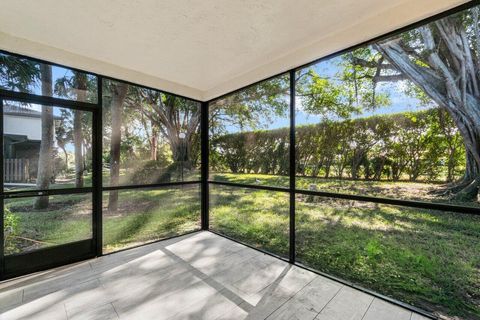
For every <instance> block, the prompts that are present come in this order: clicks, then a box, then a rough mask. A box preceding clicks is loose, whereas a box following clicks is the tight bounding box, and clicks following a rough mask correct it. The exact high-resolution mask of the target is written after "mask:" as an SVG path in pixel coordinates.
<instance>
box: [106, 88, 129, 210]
mask: <svg viewBox="0 0 480 320" xmlns="http://www.w3.org/2000/svg"><path fill="white" fill-rule="evenodd" d="M110 91H111V93H112V99H111V103H110V107H111V114H112V125H111V130H112V132H111V138H110V185H111V186H116V185H118V181H119V178H120V144H121V140H122V113H123V107H124V101H125V97H126V95H127V91H128V85H127V84H125V83H123V82H113V81H112V82H111V88H110ZM117 209H118V191H117V190H112V191H110V194H109V196H108V210H109V211H110V212H115V211H117Z"/></svg>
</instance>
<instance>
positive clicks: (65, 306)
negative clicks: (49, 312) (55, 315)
mask: <svg viewBox="0 0 480 320" xmlns="http://www.w3.org/2000/svg"><path fill="white" fill-rule="evenodd" d="M63 310H64V311H65V317H66V319H67V320H68V319H69V317H68V312H67V305H66V303H65V302H64V303H63Z"/></svg>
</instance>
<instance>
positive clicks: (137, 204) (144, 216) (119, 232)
mask: <svg viewBox="0 0 480 320" xmlns="http://www.w3.org/2000/svg"><path fill="white" fill-rule="evenodd" d="M118 198H119V199H118V210H117V212H109V211H108V209H107V202H108V192H105V193H104V211H103V212H104V214H103V246H104V247H103V248H104V249H103V251H104V252H111V251H115V250H118V249H123V248H126V247H131V246H135V245H140V244H142V243H146V242H150V241H154V240H158V239H162V238H167V237H171V236H174V235H178V234H183V233H186V232H189V231H194V230H198V229H200V189H199V187H198V186H191V185H188V186H183V187H177V188H164V189H134V190H125V191H123V190H122V191H119V195H118Z"/></svg>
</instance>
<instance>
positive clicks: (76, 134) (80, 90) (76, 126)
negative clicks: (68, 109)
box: [73, 72, 87, 188]
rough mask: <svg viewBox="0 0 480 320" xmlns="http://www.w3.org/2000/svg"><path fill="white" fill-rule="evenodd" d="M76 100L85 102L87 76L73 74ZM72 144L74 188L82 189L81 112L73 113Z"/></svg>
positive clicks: (77, 73)
mask: <svg viewBox="0 0 480 320" xmlns="http://www.w3.org/2000/svg"><path fill="white" fill-rule="evenodd" d="M75 82H76V93H77V100H79V101H86V100H87V75H86V74H84V73H79V72H75ZM73 143H74V149H75V187H77V188H82V187H83V172H84V170H85V166H84V159H83V156H84V155H83V128H82V112H81V111H79V110H74V111H73Z"/></svg>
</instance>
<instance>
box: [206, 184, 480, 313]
mask: <svg viewBox="0 0 480 320" xmlns="http://www.w3.org/2000/svg"><path fill="white" fill-rule="evenodd" d="M222 178H223V179H228V180H229V181H231V180H232V179H229V178H230V177H228V176H227V177H225V176H223V177H222ZM263 179H264V180H266V179H265V177H263V176H260V177H257V178H255V177H252V176H251V175H249V176H247V177H244V176H243V175H242V176H237V177H235V182H242V180H243V181H245V180H247V181H254V182H255V181H256V182H257V183H258V181H259V180H260V181H262V180H263ZM271 179H277V181H278V180H281V179H282V178H275V177H271ZM357 184H359V185H358V186H357V188H368V186H366V185H362V182H357ZM417 184H418V183H415V184H414V185H413V186H412V188H413V189H415V190H418V189H419V187H418V186H417ZM428 187H430V186H428ZM210 188H211V189H210V190H211V194H210V210H211V211H210V223H211V225H210V227H211V228H212V229H213V230H216V231H218V232H221V233H224V234H226V235H229V236H231V237H233V238H236V239H238V240H241V241H244V242H246V243H248V244H250V245H253V246H256V247H259V248H262V249H265V250H267V251H270V252H273V253H276V254H280V255H283V256H286V255H287V253H288V194H287V193H280V192H271V191H265V190H254V189H244V188H236V187H235V188H233V187H225V186H220V185H212V186H211V187H210ZM401 188H402V189H408V183H406V182H402V183H401ZM426 188H427V187H424V189H426ZM296 219H297V221H296V241H297V243H296V251H297V260H298V261H299V262H301V263H304V264H305V265H308V266H310V267H312V268H315V269H317V270H320V271H323V272H326V273H329V274H332V275H335V276H338V277H340V278H343V279H346V280H349V281H352V282H354V283H357V284H359V285H361V286H364V287H367V288H370V289H372V290H374V291H377V292H379V293H382V294H385V295H388V296H391V297H393V298H396V299H398V300H401V301H404V302H408V303H410V304H413V305H416V306H418V307H421V308H423V309H426V310H430V311H433V312H437V313H439V314H444V315H449V316H459V317H461V318H464V319H480V216H473V215H465V214H456V213H450V212H441V211H433V210H423V209H416V208H408V207H398V206H391V205H381V204H375V203H367V202H358V201H350V200H341V199H331V198H324V197H311V196H304V195H297V199H296Z"/></svg>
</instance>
